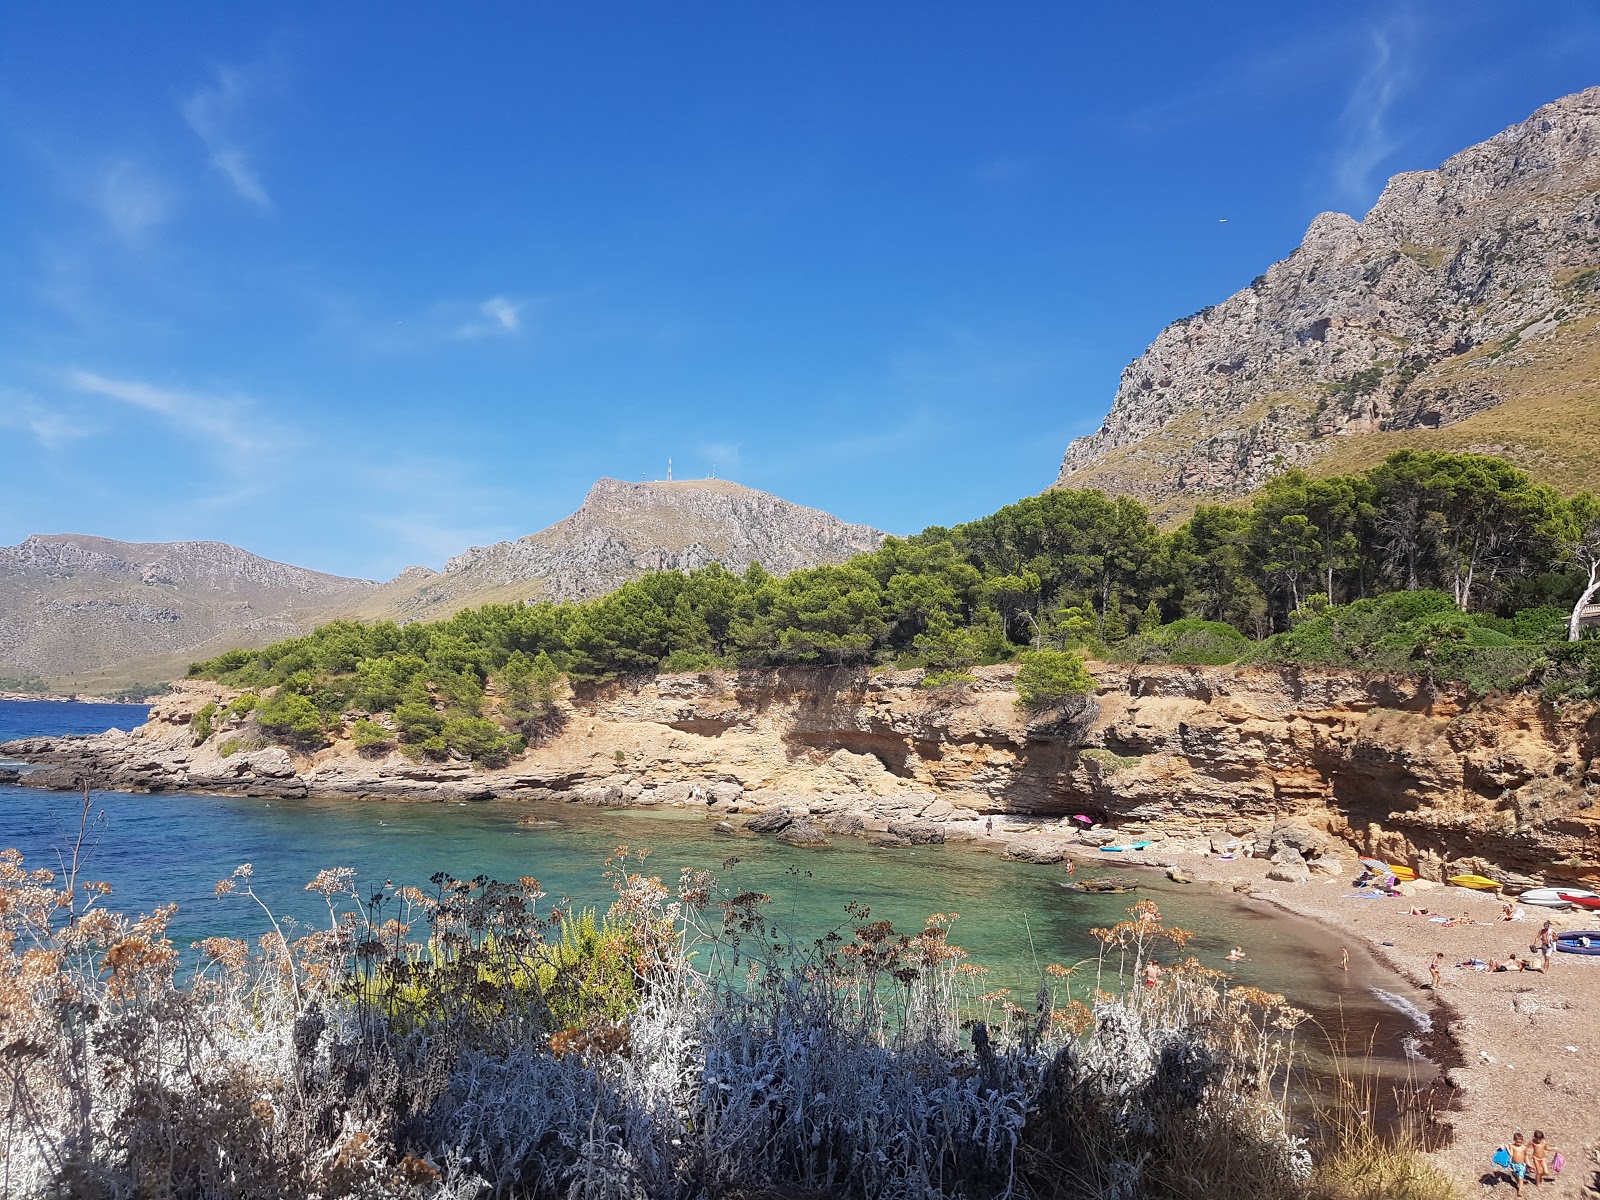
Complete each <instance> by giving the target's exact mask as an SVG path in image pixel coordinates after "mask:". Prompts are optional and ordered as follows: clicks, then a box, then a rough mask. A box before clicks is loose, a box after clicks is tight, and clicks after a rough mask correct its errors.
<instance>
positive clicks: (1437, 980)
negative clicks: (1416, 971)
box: [1428, 950, 1444, 992]
mask: <svg viewBox="0 0 1600 1200" xmlns="http://www.w3.org/2000/svg"><path fill="white" fill-rule="evenodd" d="M1442 966H1444V951H1443V950H1440V951H1439V952H1438V953H1437V954H1435V955H1434V956H1433V961H1432V962H1431V963H1429V964H1428V978H1429V979H1430V980H1432V981H1433V990H1434V991H1436V992H1437V991H1438V990H1439V985H1440V984H1441V983H1443V982H1444V976H1442V975H1441V974H1439V968H1440V967H1442Z"/></svg>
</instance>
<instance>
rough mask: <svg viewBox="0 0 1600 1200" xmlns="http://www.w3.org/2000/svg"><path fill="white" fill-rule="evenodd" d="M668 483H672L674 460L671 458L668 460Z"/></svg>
mask: <svg viewBox="0 0 1600 1200" xmlns="http://www.w3.org/2000/svg"><path fill="white" fill-rule="evenodd" d="M667 482H668V483H671V482H672V460H671V459H670V458H669V459H667Z"/></svg>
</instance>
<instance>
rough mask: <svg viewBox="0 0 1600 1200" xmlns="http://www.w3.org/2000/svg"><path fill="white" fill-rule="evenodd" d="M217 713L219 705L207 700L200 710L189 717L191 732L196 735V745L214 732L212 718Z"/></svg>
mask: <svg viewBox="0 0 1600 1200" xmlns="http://www.w3.org/2000/svg"><path fill="white" fill-rule="evenodd" d="M216 715H217V706H216V705H215V704H213V703H211V702H210V701H207V702H206V704H204V705H203V706H202V707H201V708H200V709H199V711H197V712H196V713H195V714H194V715H193V716H192V717H190V718H189V732H190V733H191V734H192V735H193V736H194V744H195V745H196V746H198V745H200V743H202V742H204V741H205V740H206V739H207V738H208V737H210V736H211V734H212V732H213V728H214V727H213V726H212V724H211V719H212V718H213V717H215V716H216Z"/></svg>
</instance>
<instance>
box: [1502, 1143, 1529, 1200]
mask: <svg viewBox="0 0 1600 1200" xmlns="http://www.w3.org/2000/svg"><path fill="white" fill-rule="evenodd" d="M1506 1153H1507V1154H1509V1155H1510V1156H1511V1182H1512V1183H1514V1184H1516V1185H1517V1195H1519V1196H1520V1195H1522V1181H1523V1180H1524V1179H1525V1178H1527V1175H1528V1147H1527V1146H1526V1145H1525V1144H1524V1143H1523V1141H1522V1131H1521V1130H1520V1129H1519V1130H1518V1131H1517V1132H1516V1133H1513V1134H1512V1135H1511V1145H1509V1146H1507V1147H1506Z"/></svg>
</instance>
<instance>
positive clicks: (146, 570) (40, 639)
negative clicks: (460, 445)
mask: <svg viewBox="0 0 1600 1200" xmlns="http://www.w3.org/2000/svg"><path fill="white" fill-rule="evenodd" d="M883 537H884V535H883V534H882V533H880V532H879V531H878V530H875V529H870V528H868V527H867V526H865V525H852V524H848V523H846V522H844V521H840V520H838V519H837V518H835V517H832V516H830V515H829V514H827V513H825V512H821V511H820V510H818V509H813V508H806V507H803V506H801V505H798V504H792V503H790V502H789V501H787V500H781V499H779V498H778V497H777V496H772V495H769V494H767V493H766V492H760V491H756V490H755V489H753V488H748V487H744V486H743V485H741V484H737V483H732V482H730V481H727V480H715V479H701V480H680V481H672V482H655V483H624V482H621V481H619V480H615V479H602V480H600V481H599V482H598V483H596V484H595V485H594V487H593V488H591V489H590V491H589V494H588V496H587V498H586V499H585V500H584V503H583V506H582V507H581V508H579V509H578V510H577V511H576V512H575V513H573V514H572V515H571V516H569V517H567V518H565V519H564V520H562V521H558V522H557V523H556V524H554V525H552V526H550V527H549V528H547V529H544V530H541V531H540V532H538V533H534V534H530V535H528V536H527V537H524V538H520V539H518V540H517V541H514V542H500V543H497V544H496V545H493V546H485V547H473V548H472V549H469V550H467V551H465V552H463V553H461V554H458V555H456V556H455V557H453V558H451V559H450V560H449V561H448V562H447V563H446V564H445V568H444V570H443V571H433V570H430V569H428V568H426V567H408V568H407V569H406V570H405V571H402V572H401V573H400V574H399V575H398V576H396V577H395V578H394V579H392V580H390V581H389V582H388V583H385V584H381V585H380V584H376V583H373V582H371V581H370V580H365V579H346V578H342V577H340V576H335V575H327V574H323V573H321V572H317V571H310V570H306V569H305V568H302V567H294V566H289V565H286V564H284V563H278V562H273V561H271V560H269V559H264V558H260V557H258V556H257V555H254V554H251V553H249V552H248V551H245V550H241V549H239V548H238V547H236V546H230V545H227V544H226V543H222V542H166V543H131V542H117V541H112V540H111V539H108V538H97V537H88V536H82V535H77V534H70V535H60V536H43V535H35V536H33V537H30V538H27V539H26V540H25V541H23V542H22V543H20V544H19V545H16V546H9V547H0V677H18V678H26V677H29V676H42V677H44V678H45V679H47V680H52V681H58V682H59V681H67V682H69V683H70V684H71V685H72V686H73V687H74V688H75V689H77V690H87V691H92V690H95V689H96V688H97V687H115V686H122V685H125V684H130V683H151V682H156V681H159V680H165V679H172V678H175V677H176V676H179V675H181V674H182V673H183V670H184V668H185V667H186V666H187V664H188V663H189V662H191V661H193V660H195V659H199V658H205V657H208V656H209V655H212V654H216V653H218V652H220V651H222V650H226V649H230V648H233V647H236V646H242V647H253V646H264V645H267V644H268V643H270V642H274V641H278V640H280V639H282V638H286V637H295V636H298V635H300V634H303V633H305V632H307V631H309V630H310V629H311V628H313V627H315V626H316V625H319V624H322V623H324V622H326V621H328V620H332V619H334V618H338V617H353V618H360V619H367V620H396V621H416V620H438V619H441V618H444V617H448V616H450V615H451V614H453V613H456V612H459V611H460V610H461V609H463V608H469V607H475V606H477V605H481V604H487V603H491V602H498V603H520V602H522V601H525V600H534V599H550V600H558V601H560V600H583V599H588V598H591V597H593V596H598V595H602V594H604V593H606V592H609V591H611V590H613V589H615V588H616V587H618V586H619V585H621V584H622V583H623V582H625V581H626V580H629V579H634V578H637V577H638V576H640V575H642V574H644V573H645V572H646V571H652V570H693V569H694V568H696V567H701V566H705V565H706V564H708V563H711V562H720V563H722V564H724V565H725V566H727V567H728V568H729V569H731V570H737V571H743V570H744V569H745V568H746V567H747V566H749V564H750V563H752V562H759V563H760V564H761V565H762V566H763V567H765V568H766V569H767V570H769V571H771V572H773V573H774V574H778V575H782V574H787V573H788V572H790V571H794V570H797V569H799V568H801V567H808V566H815V565H818V564H821V563H837V562H843V561H844V560H845V559H847V558H849V557H850V556H851V555H853V554H857V553H860V552H862V551H865V550H872V549H875V548H876V547H877V546H879V545H880V544H881V543H882V541H883Z"/></svg>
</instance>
